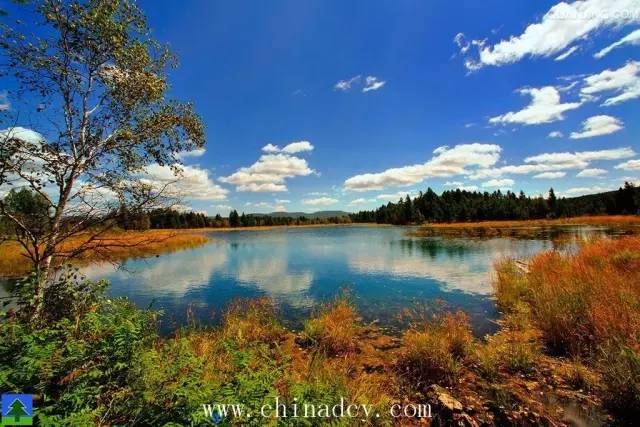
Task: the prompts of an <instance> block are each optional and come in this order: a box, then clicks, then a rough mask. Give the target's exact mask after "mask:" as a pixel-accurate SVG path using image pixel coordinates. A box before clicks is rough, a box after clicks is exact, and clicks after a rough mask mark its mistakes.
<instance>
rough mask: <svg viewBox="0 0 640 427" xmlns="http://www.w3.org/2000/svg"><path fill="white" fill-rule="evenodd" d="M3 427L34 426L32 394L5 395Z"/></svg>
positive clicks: (3, 401)
mask: <svg viewBox="0 0 640 427" xmlns="http://www.w3.org/2000/svg"><path fill="white" fill-rule="evenodd" d="M0 425H1V426H3V427H4V426H31V425H33V396H31V395H30V394H3V395H2V420H1V421H0Z"/></svg>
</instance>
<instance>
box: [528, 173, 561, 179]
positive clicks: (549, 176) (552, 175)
mask: <svg viewBox="0 0 640 427" xmlns="http://www.w3.org/2000/svg"><path fill="white" fill-rule="evenodd" d="M566 174H567V173H566V172H542V173H539V174H537V175H534V176H533V177H534V178H536V179H556V178H562V177H563V176H565V175H566Z"/></svg>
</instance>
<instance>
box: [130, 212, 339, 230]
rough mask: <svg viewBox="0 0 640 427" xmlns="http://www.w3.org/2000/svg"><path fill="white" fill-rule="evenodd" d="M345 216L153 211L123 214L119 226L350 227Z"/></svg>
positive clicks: (154, 227)
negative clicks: (342, 225) (285, 215)
mask: <svg viewBox="0 0 640 427" xmlns="http://www.w3.org/2000/svg"><path fill="white" fill-rule="evenodd" d="M350 222H351V218H350V217H348V216H341V217H338V216H335V217H330V218H309V217H305V216H298V217H295V218H292V217H274V216H269V215H255V214H245V213H244V212H243V213H242V214H238V212H237V211H236V210H232V211H231V212H230V213H229V216H228V217H222V216H221V215H219V214H218V215H216V216H207V215H205V214H203V213H196V212H179V211H176V210H174V209H170V208H167V209H156V210H153V211H151V212H149V213H139V214H135V213H131V212H126V211H123V212H121V215H120V217H119V220H118V225H119V226H120V227H121V228H123V229H125V230H148V229H166V228H169V229H171V228H228V227H234V228H235V227H271V226H278V225H280V226H282V225H287V226H288V225H314V224H345V223H350Z"/></svg>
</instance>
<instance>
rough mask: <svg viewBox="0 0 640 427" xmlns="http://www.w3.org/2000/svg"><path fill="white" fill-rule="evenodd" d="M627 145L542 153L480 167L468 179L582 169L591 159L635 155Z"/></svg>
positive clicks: (612, 158)
mask: <svg viewBox="0 0 640 427" xmlns="http://www.w3.org/2000/svg"><path fill="white" fill-rule="evenodd" d="M635 154H636V153H635V152H634V151H633V150H632V149H631V148H629V147H621V148H612V149H607V150H598V151H579V152H575V153H568V152H564V153H542V154H538V155H535V156H530V157H527V158H525V159H524V162H525V164H521V165H506V166H501V167H495V168H489V169H480V170H477V171H474V172H473V173H471V174H469V175H468V178H470V179H486V178H498V177H501V176H503V175H509V174H514V175H526V174H530V173H544V172H557V171H566V170H571V169H584V168H586V167H587V166H589V164H590V163H591V162H593V161H598V160H620V159H626V158H629V157H633V156H635Z"/></svg>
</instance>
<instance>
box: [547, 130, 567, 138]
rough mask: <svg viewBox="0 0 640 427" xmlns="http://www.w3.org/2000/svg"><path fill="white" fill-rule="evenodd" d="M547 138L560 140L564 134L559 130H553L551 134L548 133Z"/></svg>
mask: <svg viewBox="0 0 640 427" xmlns="http://www.w3.org/2000/svg"><path fill="white" fill-rule="evenodd" d="M548 136H549V138H562V137H563V136H564V134H563V133H562V132H560V131H559V130H554V131H553V132H549V135H548Z"/></svg>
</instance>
